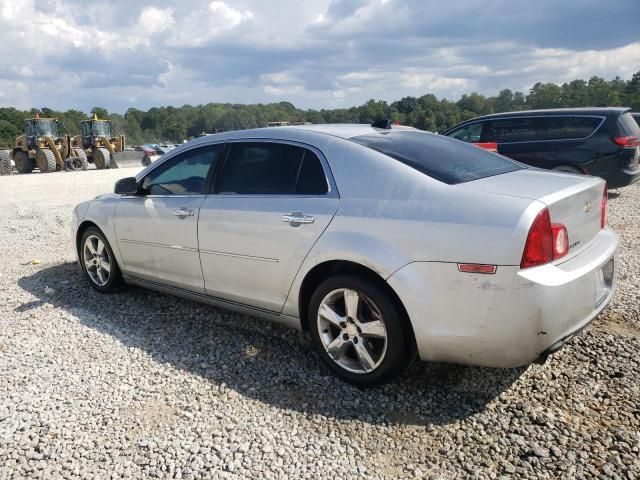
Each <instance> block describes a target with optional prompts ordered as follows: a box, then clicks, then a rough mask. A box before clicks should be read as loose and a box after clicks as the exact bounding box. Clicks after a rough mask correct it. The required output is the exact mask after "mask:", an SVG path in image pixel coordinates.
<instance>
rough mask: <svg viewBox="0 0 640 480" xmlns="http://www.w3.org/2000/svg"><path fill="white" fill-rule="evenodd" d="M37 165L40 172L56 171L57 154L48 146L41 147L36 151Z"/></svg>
mask: <svg viewBox="0 0 640 480" xmlns="http://www.w3.org/2000/svg"><path fill="white" fill-rule="evenodd" d="M36 165H38V168H39V169H40V173H51V172H55V171H56V167H57V163H56V156H55V155H54V154H53V152H52V151H51V150H49V149H48V148H41V149H40V150H38V151H37V152H36Z"/></svg>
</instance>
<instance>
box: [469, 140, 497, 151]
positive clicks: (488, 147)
mask: <svg viewBox="0 0 640 480" xmlns="http://www.w3.org/2000/svg"><path fill="white" fill-rule="evenodd" d="M474 145H475V146H476V147H480V148H484V149H485V150H489V151H490V152H498V144H497V143H495V142H479V143H474Z"/></svg>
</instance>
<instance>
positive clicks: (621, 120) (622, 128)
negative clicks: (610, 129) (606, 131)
mask: <svg viewBox="0 0 640 480" xmlns="http://www.w3.org/2000/svg"><path fill="white" fill-rule="evenodd" d="M617 135H619V136H621V137H627V136H632V135H634V136H636V137H640V127H638V124H637V123H636V121H635V119H634V118H633V116H632V115H631V114H630V113H623V114H622V115H620V116H619V117H618V133H617Z"/></svg>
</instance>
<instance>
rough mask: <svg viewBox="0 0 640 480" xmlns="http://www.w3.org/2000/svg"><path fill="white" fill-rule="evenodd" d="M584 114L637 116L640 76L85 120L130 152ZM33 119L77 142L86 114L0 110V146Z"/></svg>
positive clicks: (100, 111)
mask: <svg viewBox="0 0 640 480" xmlns="http://www.w3.org/2000/svg"><path fill="white" fill-rule="evenodd" d="M588 106H590V107H593V106H595V107H598V106H626V107H631V108H632V109H633V110H635V111H640V71H639V72H637V73H636V74H634V75H633V77H632V78H631V79H630V80H624V79H621V78H620V77H616V78H614V79H612V80H605V79H603V78H600V77H591V78H590V79H589V80H573V81H571V82H568V83H564V84H562V85H557V84H555V83H541V82H538V83H536V84H535V85H534V86H533V87H532V88H531V89H530V90H529V92H527V93H526V94H525V93H523V92H517V91H516V92H514V91H512V90H510V89H504V90H502V91H500V93H498V95H496V96H493V97H486V96H484V95H481V94H479V93H476V92H473V93H470V94H465V95H462V97H461V98H460V99H459V100H457V101H450V100H447V99H444V98H442V99H438V98H437V97H436V96H435V95H432V94H430V93H428V94H425V95H423V96H421V97H404V98H402V99H400V100H397V101H395V102H391V103H388V102H386V101H382V100H369V101H368V102H366V103H364V104H363V105H360V106H356V107H351V108H336V109H321V110H315V109H309V110H302V109H299V108H296V107H295V106H294V105H293V104H291V103H289V102H279V103H270V104H253V105H244V104H230V103H208V104H206V105H197V106H192V105H184V106H182V107H154V108H151V109H150V110H148V111H146V112H145V111H142V110H138V109H136V108H129V109H128V110H127V111H126V113H125V114H124V115H121V114H118V113H109V112H108V111H107V110H106V109H104V108H102V107H95V108H93V109H92V110H91V112H89V113H90V114H91V115H93V114H96V115H98V117H99V118H110V119H111V121H112V122H113V125H114V129H115V131H116V132H117V133H119V134H120V133H124V134H125V135H126V137H127V143H128V144H129V145H138V144H142V143H165V142H167V143H179V142H182V140H183V139H189V138H192V137H195V136H197V135H200V134H201V133H203V132H206V133H213V132H220V131H227V130H238V129H244V128H254V127H264V126H266V125H267V123H268V122H291V123H294V122H311V123H372V122H373V121H375V120H377V119H380V118H388V119H390V120H392V121H397V122H400V123H401V124H403V125H410V126H414V127H417V128H420V129H423V130H429V131H443V130H445V129H447V128H449V127H451V126H453V125H455V124H457V123H459V122H461V121H463V120H467V119H469V118H473V117H476V116H478V115H486V114H489V113H499V112H505V111H514V110H532V109H538V108H560V107H588ZM36 113H38V114H39V115H40V116H41V117H57V118H58V119H59V120H61V122H62V123H63V125H64V127H63V130H64V131H63V132H61V133H66V134H70V135H76V134H78V133H79V129H80V121H81V120H84V119H86V118H88V114H87V113H85V112H81V111H79V110H67V111H65V112H59V111H54V110H51V109H50V108H46V107H43V108H41V109H35V108H34V109H31V110H30V111H23V110H17V109H15V108H11V107H8V108H0V146H4V147H8V146H10V145H12V144H13V142H14V139H15V137H16V136H18V135H20V134H21V133H22V123H23V121H24V119H26V118H31V117H33V116H34V115H35V114H36Z"/></svg>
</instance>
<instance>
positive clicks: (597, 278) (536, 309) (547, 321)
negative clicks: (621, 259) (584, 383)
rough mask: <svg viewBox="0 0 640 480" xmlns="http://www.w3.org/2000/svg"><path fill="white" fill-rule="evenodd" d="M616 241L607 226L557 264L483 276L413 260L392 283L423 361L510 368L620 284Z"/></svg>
mask: <svg viewBox="0 0 640 480" xmlns="http://www.w3.org/2000/svg"><path fill="white" fill-rule="evenodd" d="M617 244H618V242H617V237H616V235H615V234H614V233H613V232H611V231H609V230H603V231H601V232H600V233H599V234H598V237H597V238H596V239H595V240H594V241H593V242H592V244H591V245H590V246H589V247H588V248H586V249H585V250H584V251H582V252H581V253H580V254H578V255H577V256H576V257H574V258H571V259H570V260H568V261H566V262H564V263H561V264H558V265H553V264H549V265H544V266H541V267H536V268H531V269H527V270H520V268H519V267H517V266H499V267H498V270H497V272H496V274H495V275H480V274H465V273H460V272H458V270H457V266H456V265H455V264H451V263H436V262H414V263H411V264H409V265H407V266H405V267H404V268H402V269H400V270H399V271H398V272H396V273H395V274H394V275H392V276H391V277H390V278H389V280H388V282H389V284H390V285H391V287H392V288H393V289H394V290H395V292H396V293H397V294H398V295H399V296H400V299H401V300H402V302H403V304H404V306H405V308H406V310H407V312H408V314H409V317H410V320H411V323H412V326H413V330H414V334H415V337H416V342H417V346H418V352H419V355H420V358H421V359H422V360H428V361H442V362H452V363H464V364H472V365H480V366H489V367H502V368H510V367H516V366H521V365H527V364H529V363H532V362H534V361H535V360H536V359H538V358H540V357H541V356H544V355H546V354H548V353H549V351H550V349H551V350H553V349H555V347H558V346H562V345H563V344H564V343H565V342H566V341H567V340H568V339H569V338H570V337H572V336H573V335H575V334H576V333H577V332H579V331H580V330H581V329H583V328H584V327H586V326H587V325H588V324H589V323H590V322H591V321H592V320H594V319H595V318H596V317H597V315H598V314H599V313H600V312H601V311H602V309H603V308H604V307H605V306H606V305H607V303H608V302H609V301H610V300H611V297H612V296H613V293H614V291H615V274H616V268H617V266H616V261H615V253H616V249H617ZM609 267H610V268H611V270H610V272H609V273H608V274H605V273H603V269H608V268H609ZM605 276H606V277H607V278H604V277H605Z"/></svg>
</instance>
